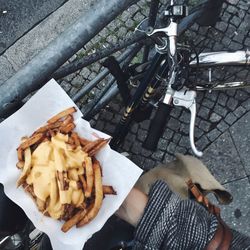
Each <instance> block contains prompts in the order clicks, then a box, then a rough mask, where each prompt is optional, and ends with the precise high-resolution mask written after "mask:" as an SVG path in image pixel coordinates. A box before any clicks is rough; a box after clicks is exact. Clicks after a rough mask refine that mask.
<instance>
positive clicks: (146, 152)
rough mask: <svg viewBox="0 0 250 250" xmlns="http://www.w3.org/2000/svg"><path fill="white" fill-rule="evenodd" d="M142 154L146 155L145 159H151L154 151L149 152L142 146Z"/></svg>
mask: <svg viewBox="0 0 250 250" xmlns="http://www.w3.org/2000/svg"><path fill="white" fill-rule="evenodd" d="M141 154H142V155H144V156H145V157H149V156H151V155H152V151H150V150H148V149H145V148H143V146H142V149H141Z"/></svg>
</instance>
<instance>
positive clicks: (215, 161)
mask: <svg viewBox="0 0 250 250" xmlns="http://www.w3.org/2000/svg"><path fill="white" fill-rule="evenodd" d="M202 160H203V162H204V163H205V164H206V165H207V167H208V168H209V169H210V170H211V172H212V173H213V174H214V176H215V177H216V178H217V179H218V180H219V181H220V182H222V183H223V182H228V181H234V180H236V179H239V178H242V177H245V176H246V172H245V170H244V167H243V165H242V163H241V159H240V157H239V155H238V152H237V149H236V148H235V146H234V143H233V141H232V139H231V136H230V133H229V132H228V131H227V132H225V133H224V134H222V135H221V136H220V137H219V138H218V139H217V140H216V141H215V142H213V143H212V144H211V145H210V146H209V147H208V148H207V149H206V150H205V151H204V155H203V157H202Z"/></svg>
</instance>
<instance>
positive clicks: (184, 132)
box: [180, 123, 189, 135]
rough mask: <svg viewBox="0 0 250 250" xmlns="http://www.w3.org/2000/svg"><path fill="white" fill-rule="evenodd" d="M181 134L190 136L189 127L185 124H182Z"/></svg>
mask: <svg viewBox="0 0 250 250" xmlns="http://www.w3.org/2000/svg"><path fill="white" fill-rule="evenodd" d="M180 132H181V133H182V134H185V135H188V134H189V126H188V125H187V124H185V123H182V124H181V127H180Z"/></svg>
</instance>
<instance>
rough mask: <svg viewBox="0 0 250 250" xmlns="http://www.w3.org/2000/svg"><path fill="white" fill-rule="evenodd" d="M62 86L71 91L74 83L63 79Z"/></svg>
mask: <svg viewBox="0 0 250 250" xmlns="http://www.w3.org/2000/svg"><path fill="white" fill-rule="evenodd" d="M60 86H61V87H62V88H63V89H64V90H65V91H66V92H69V91H70V89H71V88H72V85H71V84H70V83H68V82H66V81H61V82H60Z"/></svg>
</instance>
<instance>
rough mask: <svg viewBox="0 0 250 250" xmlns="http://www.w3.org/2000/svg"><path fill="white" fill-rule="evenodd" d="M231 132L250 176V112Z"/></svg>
mask: <svg viewBox="0 0 250 250" xmlns="http://www.w3.org/2000/svg"><path fill="white" fill-rule="evenodd" d="M230 132H231V135H232V138H233V141H234V143H235V145H236V147H237V150H238V153H239V155H240V158H241V160H242V162H243V164H244V167H245V169H246V171H247V174H248V175H250V161H249V155H250V147H249V145H250V112H248V113H247V114H245V115H244V116H243V117H242V118H241V119H240V120H239V121H237V122H236V123H235V124H234V125H233V126H232V127H231V128H230Z"/></svg>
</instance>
